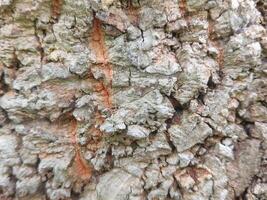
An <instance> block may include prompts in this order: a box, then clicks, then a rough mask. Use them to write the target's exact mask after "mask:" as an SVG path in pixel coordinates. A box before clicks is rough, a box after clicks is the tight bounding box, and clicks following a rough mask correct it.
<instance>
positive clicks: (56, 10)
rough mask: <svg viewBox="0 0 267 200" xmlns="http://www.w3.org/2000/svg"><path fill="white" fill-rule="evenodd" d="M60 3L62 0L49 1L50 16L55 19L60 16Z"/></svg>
mask: <svg viewBox="0 0 267 200" xmlns="http://www.w3.org/2000/svg"><path fill="white" fill-rule="evenodd" d="M62 4H63V0H52V2H51V12H52V17H53V18H55V19H56V20H57V19H58V18H59V16H60V13H61V7H62Z"/></svg>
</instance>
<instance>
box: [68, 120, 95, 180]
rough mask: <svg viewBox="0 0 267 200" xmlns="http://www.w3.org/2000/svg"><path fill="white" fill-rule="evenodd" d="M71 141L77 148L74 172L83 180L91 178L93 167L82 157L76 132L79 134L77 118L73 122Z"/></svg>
mask: <svg viewBox="0 0 267 200" xmlns="http://www.w3.org/2000/svg"><path fill="white" fill-rule="evenodd" d="M71 127H72V131H71V142H72V144H73V145H74V149H75V157H74V163H73V172H74V173H75V177H77V178H79V179H82V180H84V181H85V180H89V179H90V178H91V176H92V169H91V167H89V166H88V164H87V163H86V161H85V159H84V158H83V157H82V154H81V148H80V145H79V144H78V142H77V139H76V134H77V121H76V120H75V119H73V120H72V122H71Z"/></svg>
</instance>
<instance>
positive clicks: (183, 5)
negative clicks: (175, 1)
mask: <svg viewBox="0 0 267 200" xmlns="http://www.w3.org/2000/svg"><path fill="white" fill-rule="evenodd" d="M179 9H180V11H181V15H182V17H185V18H186V17H187V3H186V0H179Z"/></svg>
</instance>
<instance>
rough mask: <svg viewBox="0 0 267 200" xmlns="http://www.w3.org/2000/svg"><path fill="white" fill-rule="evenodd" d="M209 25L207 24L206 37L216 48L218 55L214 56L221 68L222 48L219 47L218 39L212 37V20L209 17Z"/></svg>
mask: <svg viewBox="0 0 267 200" xmlns="http://www.w3.org/2000/svg"><path fill="white" fill-rule="evenodd" d="M208 23H209V26H208V39H209V41H210V43H211V44H212V45H213V46H214V47H215V48H216V49H217V51H218V55H217V57H216V60H217V63H218V64H219V68H222V66H223V60H224V51H223V48H222V47H221V44H220V43H219V41H216V40H214V39H213V38H212V33H213V30H214V21H212V20H211V19H209V20H208Z"/></svg>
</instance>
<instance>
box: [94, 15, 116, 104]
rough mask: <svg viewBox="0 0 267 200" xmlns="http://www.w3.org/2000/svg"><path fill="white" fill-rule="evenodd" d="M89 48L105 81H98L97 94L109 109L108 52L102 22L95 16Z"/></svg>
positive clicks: (110, 78) (110, 72)
mask: <svg viewBox="0 0 267 200" xmlns="http://www.w3.org/2000/svg"><path fill="white" fill-rule="evenodd" d="M91 48H92V49H93V50H94V52H95V55H96V59H97V64H98V65H97V66H98V67H100V69H101V70H102V72H103V74H104V75H105V80H106V82H105V81H104V80H100V81H99V86H100V88H101V92H99V94H101V97H102V98H103V103H104V104H105V106H106V107H107V108H109V109H110V108H111V107H112V100H111V85H112V66H111V64H110V63H109V60H108V53H107V49H106V45H105V35H104V32H103V31H102V23H101V21H100V20H99V19H97V18H96V17H94V20H93V28H92V41H91Z"/></svg>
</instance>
